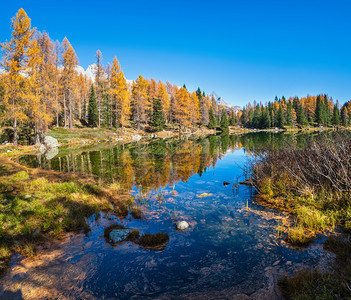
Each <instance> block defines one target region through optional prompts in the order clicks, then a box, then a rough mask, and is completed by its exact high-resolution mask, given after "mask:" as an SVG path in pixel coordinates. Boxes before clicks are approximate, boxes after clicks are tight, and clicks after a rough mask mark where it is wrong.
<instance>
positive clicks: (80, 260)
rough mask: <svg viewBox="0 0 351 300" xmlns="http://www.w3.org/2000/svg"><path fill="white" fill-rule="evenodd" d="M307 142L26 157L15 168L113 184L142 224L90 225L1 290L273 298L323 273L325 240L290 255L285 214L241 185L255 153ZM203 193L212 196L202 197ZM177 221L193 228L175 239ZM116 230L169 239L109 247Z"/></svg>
mask: <svg viewBox="0 0 351 300" xmlns="http://www.w3.org/2000/svg"><path fill="white" fill-rule="evenodd" d="M306 138H308V137H307V136H306V135H302V134H285V133H250V134H245V135H232V136H209V137H207V138H194V137H191V136H190V137H188V138H184V139H182V140H178V139H169V140H158V139H157V140H154V141H151V142H148V143H146V142H145V143H141V142H139V143H132V144H127V145H118V144H107V145H106V144H104V145H102V144H100V145H95V146H86V147H84V148H81V149H74V150H70V149H67V148H62V149H60V151H59V153H58V154H57V155H56V156H54V157H53V158H51V157H49V158H51V159H47V158H46V156H45V155H38V156H35V155H29V156H23V157H21V158H20V159H19V162H20V163H21V164H24V165H27V166H29V167H40V168H43V169H53V170H60V171H62V172H75V173H77V174H92V175H95V176H96V177H98V178H99V180H101V181H103V182H112V183H116V184H118V185H119V186H120V188H121V190H123V191H125V192H127V193H130V197H131V199H132V205H133V207H134V208H135V207H137V208H138V209H139V210H140V211H141V212H142V218H134V217H133V215H132V214H131V213H130V214H128V216H127V217H124V218H119V217H117V216H114V215H113V213H111V214H109V215H105V214H101V216H100V217H99V218H97V217H95V216H92V218H91V220H89V222H90V226H91V231H90V232H88V233H87V234H83V233H81V234H76V235H70V236H69V237H68V238H66V239H65V240H64V241H62V242H61V243H59V244H57V245H54V246H52V247H51V248H49V249H48V250H47V251H46V254H45V255H43V257H42V258H38V261H37V263H35V262H27V261H26V260H23V259H22V258H20V257H17V258H16V259H15V260H14V261H13V262H12V266H11V270H10V271H9V274H7V275H6V276H5V277H4V278H3V279H2V280H1V285H2V287H6V285H8V286H10V285H17V286H18V287H19V288H22V289H31V290H33V291H36V292H37V293H38V295H41V296H45V295H49V297H51V296H55V297H58V298H62V299H64V298H80V299H95V298H99V299H134V298H135V299H150V298H158V299H195V298H196V299H199V298H200V299H207V298H208V299H233V298H235V296H237V297H238V299H245V296H244V295H246V296H249V297H252V298H255V299H264V298H266V299H279V298H280V297H281V295H280V293H279V290H278V288H277V287H276V282H277V279H278V278H279V277H281V276H283V275H285V274H292V273H293V272H295V271H297V270H300V269H304V268H307V267H311V266H312V267H315V266H319V267H321V268H323V267H326V266H327V263H328V261H329V259H330V255H331V254H330V253H328V252H326V251H325V250H323V246H322V241H323V240H324V238H323V237H319V238H317V239H316V241H315V242H314V243H313V244H312V245H310V246H309V247H307V248H303V249H302V248H292V247H290V246H288V245H287V244H286V243H285V242H284V241H283V239H282V236H281V234H280V232H279V231H278V230H277V226H278V225H279V224H281V223H282V222H287V218H286V215H285V214H283V213H280V212H277V211H275V210H273V209H269V208H265V207H263V206H261V205H259V204H258V203H257V202H256V201H255V198H254V195H255V191H254V189H253V188H252V187H250V186H246V185H238V184H237V183H238V182H240V181H243V180H245V178H246V176H249V174H248V161H249V159H250V157H252V155H254V153H255V151H260V150H261V149H264V147H267V146H269V147H284V145H286V143H290V144H296V145H299V144H301V143H303V141H304V140H305V139H306ZM204 193H206V194H209V195H208V196H206V197H199V196H200V195H202V194H204ZM179 220H185V221H187V222H188V223H189V224H190V227H189V228H188V229H186V230H184V231H177V230H176V226H175V223H176V222H177V221H179ZM116 222H117V223H118V224H121V225H124V226H125V227H128V228H133V229H138V230H139V231H140V233H158V232H165V233H168V234H169V238H170V240H169V242H168V244H167V245H166V246H165V247H164V249H162V250H150V249H145V248H141V247H140V246H138V245H137V244H135V243H132V242H123V243H120V244H117V245H111V244H109V243H108V242H107V241H106V240H105V238H104V228H106V227H107V226H109V225H111V224H114V223H116ZM33 293H34V292H33ZM33 295H34V294H33ZM50 295H51V296H50ZM240 297H241V298H240Z"/></svg>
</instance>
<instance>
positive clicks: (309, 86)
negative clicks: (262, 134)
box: [0, 0, 351, 105]
mask: <svg viewBox="0 0 351 300" xmlns="http://www.w3.org/2000/svg"><path fill="white" fill-rule="evenodd" d="M21 7H23V8H24V9H25V11H26V12H27V14H28V15H29V17H30V18H31V19H32V25H33V26H34V27H37V28H38V29H39V30H46V31H47V32H48V33H49V34H50V36H51V38H52V39H55V40H56V39H57V40H60V41H61V40H62V39H63V38H64V37H65V36H67V38H68V39H69V41H70V42H71V43H72V45H73V47H74V48H75V50H76V52H77V55H78V57H79V64H80V65H81V66H83V67H84V68H86V67H87V66H88V65H89V64H91V63H94V61H95V52H96V50H97V49H100V50H101V51H102V53H103V58H104V59H103V62H104V63H105V64H106V63H108V62H110V61H112V59H113V57H114V56H117V58H118V59H119V61H120V63H121V65H122V68H123V70H124V72H125V74H126V77H127V78H128V79H135V78H137V76H138V75H139V74H142V75H143V76H145V77H147V78H151V77H153V78H155V79H156V80H159V79H160V80H162V81H166V80H168V81H170V82H172V83H175V84H177V85H183V84H184V83H185V84H186V85H187V87H188V89H196V88H197V87H200V88H201V89H203V90H205V91H206V93H211V92H212V91H215V92H216V93H217V94H218V95H220V96H222V97H223V98H224V99H225V100H227V101H228V102H230V103H232V104H234V105H245V104H246V103H247V102H249V101H251V102H252V101H254V100H256V101H262V102H263V103H264V102H266V101H269V100H273V99H274V97H275V96H276V95H277V96H278V97H281V96H282V95H284V96H285V97H289V96H295V95H296V96H305V95H307V94H317V93H326V94H329V95H330V96H332V97H333V98H334V99H339V101H340V103H344V102H346V101H348V100H350V99H351V22H350V17H349V14H350V11H351V1H349V0H344V1H338V0H336V1H323V0H321V1H308V0H305V1H299V0H297V1H285V0H279V1H278V0H277V1H271V0H264V1H263V0H259V1H250V0H246V1H244V0H242V1H223V0H217V1H206V0H203V1H198V0H188V1H183V0H178V1H139V0H133V1H126V0H124V1H121V0H110V1H103V0H101V1H79V0H75V1H72V0H70V1H68V0H61V1H37V0H30V1H29V0H28V1H18V0H12V1H4V3H2V4H1V10H0V28H1V29H0V41H5V40H6V39H9V38H10V20H11V18H12V17H13V16H14V15H15V13H16V11H17V10H18V9H19V8H21Z"/></svg>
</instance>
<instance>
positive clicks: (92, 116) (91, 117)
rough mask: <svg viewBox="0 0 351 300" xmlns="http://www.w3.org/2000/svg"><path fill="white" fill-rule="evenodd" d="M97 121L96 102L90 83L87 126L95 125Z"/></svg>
mask: <svg viewBox="0 0 351 300" xmlns="http://www.w3.org/2000/svg"><path fill="white" fill-rule="evenodd" d="M98 122H99V114H98V107H97V102H96V96H95V90H94V86H93V85H91V89H90V95H89V104H88V124H89V126H93V127H95V126H97V125H98Z"/></svg>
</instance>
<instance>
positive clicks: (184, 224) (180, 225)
mask: <svg viewBox="0 0 351 300" xmlns="http://www.w3.org/2000/svg"><path fill="white" fill-rule="evenodd" d="M188 227H189V223H188V222H186V221H179V222H177V230H185V229H187V228H188Z"/></svg>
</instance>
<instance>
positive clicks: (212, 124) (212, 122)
mask: <svg viewBox="0 0 351 300" xmlns="http://www.w3.org/2000/svg"><path fill="white" fill-rule="evenodd" d="M216 127H217V122H216V117H215V114H214V111H213V108H212V106H211V109H210V113H209V122H208V128H210V129H216Z"/></svg>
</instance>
